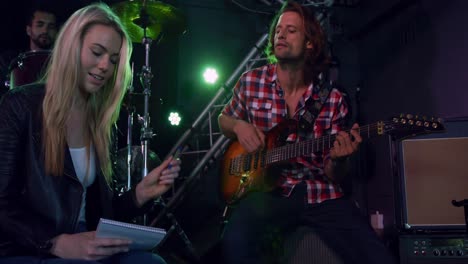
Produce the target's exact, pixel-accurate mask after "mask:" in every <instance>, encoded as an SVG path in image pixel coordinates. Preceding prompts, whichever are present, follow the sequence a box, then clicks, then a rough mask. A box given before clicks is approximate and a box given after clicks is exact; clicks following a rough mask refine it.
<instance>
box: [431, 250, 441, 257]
mask: <svg viewBox="0 0 468 264" xmlns="http://www.w3.org/2000/svg"><path fill="white" fill-rule="evenodd" d="M432 253H433V254H434V256H439V255H440V251H439V250H438V249H434V251H433V252H432Z"/></svg>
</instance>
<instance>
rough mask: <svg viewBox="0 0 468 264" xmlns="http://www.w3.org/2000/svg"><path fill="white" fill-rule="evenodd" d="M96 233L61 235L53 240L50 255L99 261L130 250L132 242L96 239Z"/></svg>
mask: <svg viewBox="0 0 468 264" xmlns="http://www.w3.org/2000/svg"><path fill="white" fill-rule="evenodd" d="M95 233H96V232H95V231H92V232H83V233H76V234H62V235H59V236H57V237H56V238H54V239H53V244H54V245H53V246H52V249H51V250H50V253H51V254H52V255H55V256H57V257H60V258H64V259H85V260H98V259H103V258H107V257H109V256H112V255H114V254H117V253H121V252H127V251H128V250H129V248H128V247H129V245H130V244H131V241H130V240H126V239H116V238H96V236H95Z"/></svg>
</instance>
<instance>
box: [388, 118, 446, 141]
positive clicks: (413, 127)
mask: <svg viewBox="0 0 468 264" xmlns="http://www.w3.org/2000/svg"><path fill="white" fill-rule="evenodd" d="M384 130H385V132H386V133H387V134H390V135H392V136H394V137H396V138H398V139H402V138H405V137H411V136H416V135H420V134H429V133H440V132H444V131H445V125H444V123H443V121H442V119H441V118H434V117H431V118H428V117H426V116H421V115H412V114H400V115H399V116H396V117H392V119H391V122H386V125H385V129H384Z"/></svg>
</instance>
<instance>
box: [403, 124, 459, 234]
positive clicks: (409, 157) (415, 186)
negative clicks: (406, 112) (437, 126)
mask: <svg viewBox="0 0 468 264" xmlns="http://www.w3.org/2000/svg"><path fill="white" fill-rule="evenodd" d="M445 126H446V131H447V132H445V133H442V134H430V135H424V136H417V137H414V138H410V139H406V140H402V141H401V142H400V143H399V152H398V154H399V155H398V156H399V162H398V163H399V176H400V186H399V187H400V190H399V191H400V193H401V224H402V227H403V228H404V229H406V230H421V229H423V230H424V229H443V230H445V229H447V230H452V229H463V230H464V229H465V218H464V209H463V207H455V206H453V205H452V200H457V201H458V200H463V199H468V121H465V120H457V121H450V122H446V123H445Z"/></svg>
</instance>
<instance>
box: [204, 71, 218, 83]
mask: <svg viewBox="0 0 468 264" xmlns="http://www.w3.org/2000/svg"><path fill="white" fill-rule="evenodd" d="M203 78H204V79H205V82H207V83H209V84H214V83H216V81H217V80H218V72H217V71H216V69H214V68H207V69H206V70H205V72H204V73H203Z"/></svg>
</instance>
